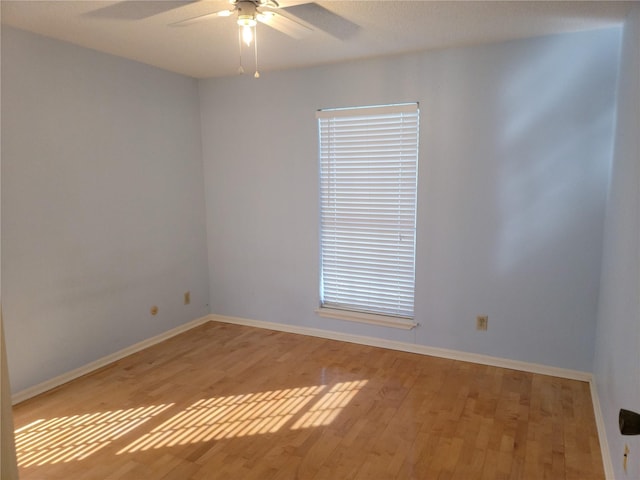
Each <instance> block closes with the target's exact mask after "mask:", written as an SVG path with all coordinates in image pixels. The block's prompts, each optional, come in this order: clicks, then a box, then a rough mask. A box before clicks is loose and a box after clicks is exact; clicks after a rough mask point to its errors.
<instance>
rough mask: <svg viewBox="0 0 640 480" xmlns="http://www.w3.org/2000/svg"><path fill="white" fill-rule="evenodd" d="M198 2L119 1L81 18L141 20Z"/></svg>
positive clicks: (177, 0) (189, 0) (192, 0)
mask: <svg viewBox="0 0 640 480" xmlns="http://www.w3.org/2000/svg"><path fill="white" fill-rule="evenodd" d="M197 1H198V0H171V1H164V2H148V1H141V0H129V1H120V2H117V3H114V4H112V5H107V6H106V7H101V8H97V9H96V10H92V11H90V12H87V13H84V14H83V16H86V17H93V18H104V19H109V20H111V19H117V20H142V19H145V18H148V17H152V16H154V15H158V14H159V13H164V12H167V11H169V10H174V9H176V8H181V7H184V6H186V5H188V4H190V3H194V2H197Z"/></svg>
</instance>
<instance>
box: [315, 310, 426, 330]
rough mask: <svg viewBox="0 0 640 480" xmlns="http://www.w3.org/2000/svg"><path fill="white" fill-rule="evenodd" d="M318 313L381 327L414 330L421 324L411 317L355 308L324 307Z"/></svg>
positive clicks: (323, 315) (320, 315)
mask: <svg viewBox="0 0 640 480" xmlns="http://www.w3.org/2000/svg"><path fill="white" fill-rule="evenodd" d="M316 314H317V315H318V316H319V317H323V318H332V319H334V320H347V321H350V322H358V323H368V324H370V325H378V326H381V327H392V328H399V329H401V330H412V329H414V328H416V327H417V326H419V325H420V324H419V323H418V322H416V321H415V320H413V319H411V318H409V317H394V316H391V315H378V314H375V313H364V312H358V311H355V310H342V309H340V308H333V307H323V306H320V307H319V308H317V309H316Z"/></svg>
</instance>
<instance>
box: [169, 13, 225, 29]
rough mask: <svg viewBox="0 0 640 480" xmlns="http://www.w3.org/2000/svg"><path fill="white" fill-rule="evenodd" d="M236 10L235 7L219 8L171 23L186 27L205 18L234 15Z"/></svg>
mask: <svg viewBox="0 0 640 480" xmlns="http://www.w3.org/2000/svg"><path fill="white" fill-rule="evenodd" d="M234 12H235V8H234V9H231V10H219V11H217V12H211V13H205V14H204V15H198V16H196V17H191V18H187V19H185V20H180V21H179V22H174V23H170V24H169V26H171V27H186V26H188V25H192V24H194V23H199V22H202V21H204V20H211V19H213V18H218V17H229V16H231V15H233V13H234Z"/></svg>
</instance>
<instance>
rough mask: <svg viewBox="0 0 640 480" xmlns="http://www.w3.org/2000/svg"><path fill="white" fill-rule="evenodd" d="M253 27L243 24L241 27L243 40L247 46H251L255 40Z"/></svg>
mask: <svg viewBox="0 0 640 480" xmlns="http://www.w3.org/2000/svg"><path fill="white" fill-rule="evenodd" d="M251 27H252V26H251V25H243V26H241V27H240V28H241V29H242V40H243V41H244V43H245V45H246V46H247V47H249V46H251V42H252V41H253V32H252V31H251Z"/></svg>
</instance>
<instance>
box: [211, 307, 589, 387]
mask: <svg viewBox="0 0 640 480" xmlns="http://www.w3.org/2000/svg"><path fill="white" fill-rule="evenodd" d="M207 318H209V320H211V321H214V322H223V323H234V324H237V325H246V326H249V327H257V328H266V329H269V330H277V331H281V332H288V333H297V334H300V335H309V336H311V337H320V338H327V339H330V340H340V341H343V342H349V343H358V344H361V345H369V346H371V347H381V348H388V349H390V350H399V351H402V352H410V353H419V354H422V355H430V356H432V357H441V358H448V359H451V360H460V361H463V362H471V363H478V364H481V365H490V366H493V367H501V368H509V369H511V370H520V371H523V372H530V373H538V374H541V375H549V376H552V377H561V378H568V379H570V380H580V381H583V382H590V381H591V378H592V375H591V373H588V372H582V371H579V370H570V369H567V368H558V367H552V366H549V365H540V364H537V363H529V362H521V361H519V360H510V359H508V358H500V357H492V356H489V355H481V354H478V353H469V352H462V351H458V350H449V349H446V348H437V347H428V346H425V345H418V344H414V343H406V342H397V341H394V340H385V339H383V338H375V337H365V336H361V335H351V334H348V333H340V332H334V331H330V330H321V329H318V328H310V327H300V326H296V325H287V324H284V323H273V322H264V321H261V320H250V319H246V318H238V317H229V316H225V315H216V314H211V315H209V316H208V317H207Z"/></svg>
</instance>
